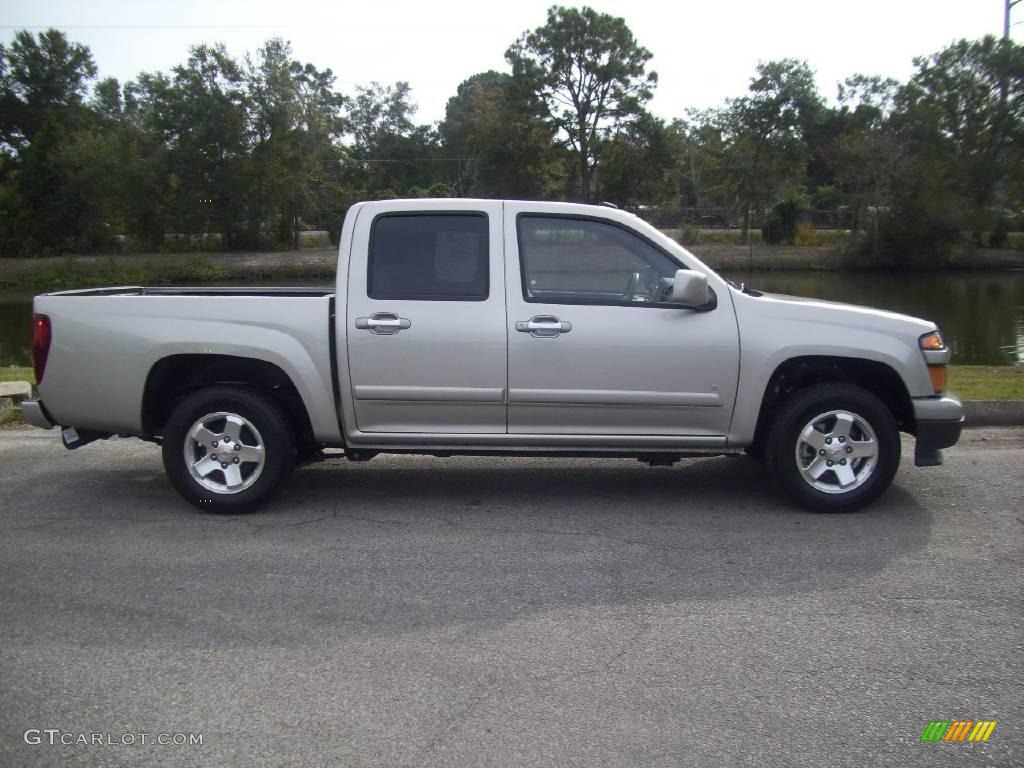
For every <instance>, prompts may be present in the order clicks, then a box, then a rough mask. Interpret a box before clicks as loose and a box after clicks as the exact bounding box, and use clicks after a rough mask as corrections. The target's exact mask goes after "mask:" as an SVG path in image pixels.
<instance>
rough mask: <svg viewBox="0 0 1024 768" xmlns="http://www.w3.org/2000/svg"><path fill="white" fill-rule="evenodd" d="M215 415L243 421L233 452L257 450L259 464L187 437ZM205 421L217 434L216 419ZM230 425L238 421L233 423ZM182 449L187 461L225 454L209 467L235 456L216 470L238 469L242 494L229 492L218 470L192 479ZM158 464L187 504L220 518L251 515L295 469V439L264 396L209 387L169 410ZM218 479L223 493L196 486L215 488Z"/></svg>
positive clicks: (226, 480) (274, 405) (224, 476)
mask: <svg viewBox="0 0 1024 768" xmlns="http://www.w3.org/2000/svg"><path fill="white" fill-rule="evenodd" d="M215 414H232V415H237V416H238V417H240V418H241V420H244V422H247V424H246V425H243V426H242V427H241V435H242V436H241V437H240V438H236V439H235V441H234V445H238V444H241V446H240V447H239V448H237V449H236V450H239V451H244V450H246V449H249V450H250V451H252V452H253V455H254V454H257V453H259V449H260V448H262V458H261V459H260V461H258V462H251V463H249V462H245V461H242V462H241V464H240V463H239V458H238V457H241V458H242V459H244V458H246V456H247V454H244V453H238V454H231V453H230V452H229V449H228V448H224V447H223V446H222V447H221V448H209V447H208V446H205V445H202V444H200V443H199V442H198V441H195V442H194V441H193V440H192V438H191V437H189V433H190V431H191V430H192V429H193V426H194V425H196V424H197V423H198V422H199V421H200V420H201V419H204V418H205V417H208V416H213V415H215ZM209 423H210V424H211V425H212V429H211V430H209V431H211V432H212V433H213V434H216V432H217V426H216V425H217V424H218V421H217V420H216V419H211V420H210V422H209ZM235 423H238V422H237V420H236V421H235ZM222 429H223V430H224V431H225V432H227V431H228V429H229V428H228V426H227V424H226V419H225V423H224V426H223V427H222ZM186 441H188V447H187V448H186ZM247 443H248V444H247ZM214 444H216V443H214ZM229 444H231V440H230V438H229V439H228V440H227V441H224V445H229ZM212 445H213V444H212ZM186 450H189V451H192V452H193V453H192V457H193V458H195V459H197V461H201V460H205V459H207V458H208V457H215V456H216V454H212V453H211V451H213V450H223V451H225V454H224V455H222V456H220V457H218V461H216V462H213V463H214V464H216V463H219V459H227V458H230V457H231V456H235V458H233V459H231V461H230V462H228V463H227V464H222V465H221V466H227V467H228V471H232V472H234V471H235V470H234V469H233V468H232V467H231V462H233V463H234V464H235V465H238V472H239V475H237V477H240V478H241V483H240V485H239V486H238V487H239V488H241V490H237V491H231V490H229V485H228V484H229V482H230V479H229V476H228V474H227V472H226V471H221V472H219V474H218V470H217V469H216V468H214V470H213V471H212V473H210V474H209V475H208V476H207V477H205V478H198V479H197V477H194V476H193V472H192V470H190V468H189V465H188V463H187V461H186V455H185V454H186ZM163 460H164V469H165V471H166V472H167V477H168V478H169V479H170V481H171V484H172V485H173V486H174V487H175V489H176V490H177V491H178V493H180V494H181V495H182V496H183V497H184V498H185V499H186V500H187V501H188V502H189V503H191V504H194V505H195V506H196V507H198V508H199V509H202V510H203V511H205V512H214V513H221V514H225V513H226V514H231V513H241V512H251V511H252V510H254V509H256V508H257V507H259V506H260V505H262V504H264V503H265V502H266V501H268V500H269V499H270V497H271V496H273V495H274V493H276V492H277V491H278V490H279V489H280V488H281V487H282V486H283V485H284V484H285V483H286V482H287V480H288V478H289V476H290V475H291V472H292V469H293V468H294V466H295V438H294V435H293V432H292V427H291V424H290V423H289V421H288V417H287V416H286V415H285V413H284V411H283V410H282V409H281V408H280V407H279V406H278V405H277V403H275V402H274V400H273V399H271V398H270V397H268V396H267V395H264V394H263V393H261V392H256V391H251V390H246V389H236V388H233V387H210V388H208V389H203V390H200V391H199V392H195V393H193V394H191V395H189V396H188V397H186V398H185V399H184V400H182V401H181V402H180V403H179V404H178V405H177V407H176V408H175V409H174V412H173V413H172V414H171V417H170V419H169V420H168V422H167V425H166V427H165V429H164V435H163ZM196 466H198V464H196ZM208 466H209V465H206V467H208ZM257 470H258V472H257ZM244 473H248V476H247V477H246V476H244ZM254 474H255V475H256V477H255V479H253V475H254ZM218 478H219V479H220V481H222V482H221V483H220V484H222V485H223V489H222V490H217V489H213V488H211V487H208V486H206V487H204V485H203V484H202V483H201V480H202V481H205V482H207V483H208V484H209V485H215V484H218ZM247 483H248V485H247Z"/></svg>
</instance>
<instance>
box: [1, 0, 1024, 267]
mask: <svg viewBox="0 0 1024 768" xmlns="http://www.w3.org/2000/svg"><path fill="white" fill-rule="evenodd" d="M505 56H506V59H507V61H508V63H509V68H510V71H509V72H494V71H489V72H482V73H479V74H476V75H473V76H472V77H469V78H468V79H466V80H465V81H464V82H463V83H462V84H461V85H460V86H459V87H458V90H457V92H456V93H455V94H454V95H453V96H452V97H451V99H449V101H448V105H447V109H446V112H445V117H444V119H443V120H442V121H441V122H440V123H438V124H437V125H433V126H430V125H420V124H417V123H416V121H415V113H416V107H415V105H414V103H413V101H412V97H411V94H410V89H409V86H408V84H407V83H405V82H397V83H395V84H393V85H381V84H378V83H372V84H369V85H367V86H364V87H356V88H355V89H354V91H353V92H351V93H342V92H340V91H338V90H336V89H335V76H334V74H333V73H332V72H331V71H330V70H318V69H317V68H315V67H314V66H312V65H310V64H303V63H300V62H299V61H297V60H296V59H294V58H293V52H292V49H291V46H290V44H289V43H287V42H285V41H283V40H281V39H279V38H273V39H271V40H268V41H267V42H266V44H265V45H264V46H263V47H262V48H260V49H259V50H258V51H256V53H255V54H251V55H246V56H245V57H244V58H243V59H242V60H240V61H239V60H237V59H234V58H232V57H231V56H230V55H229V54H228V52H227V50H226V49H225V47H224V46H223V45H208V44H201V45H197V46H194V47H193V48H191V49H190V51H189V54H188V58H187V59H186V61H185V62H184V63H182V64H180V65H179V66H177V67H174V68H173V69H172V70H171V71H170V72H156V73H143V74H140V75H139V76H138V77H137V79H135V80H133V81H131V82H128V83H119V82H118V81H117V80H115V79H112V78H107V79H98V73H97V69H96V66H95V64H94V62H93V58H92V55H91V53H90V51H89V49H88V48H87V47H85V46H83V45H81V44H77V43H73V42H71V41H69V40H68V39H67V37H66V36H65V35H64V34H63V33H62V32H60V31H58V30H49V31H46V32H42V33H40V34H38V35H35V34H33V33H31V32H28V31H20V32H17V33H16V34H15V35H14V38H13V41H12V42H10V43H9V44H8V45H0V252H2V253H3V254H5V255H35V254H45V253H66V252H114V251H127V250H144V251H160V250H182V249H183V248H184V249H202V248H204V247H207V248H208V247H210V246H211V243H210V242H206V243H204V242H203V238H211V236H212V239H215V241H216V243H215V247H218V248H220V247H223V248H225V249H241V248H246V249H249V248H267V247H282V246H289V245H290V246H293V247H298V242H299V233H300V232H301V231H302V230H303V229H308V228H314V227H317V228H319V227H323V228H336V227H337V226H338V223H339V222H340V219H341V217H342V216H343V214H344V211H345V210H346V209H347V208H348V206H350V205H351V204H352V203H353V202H355V201H357V200H365V199H382V198H393V197H424V196H478V197H518V198H535V199H553V200H583V201H599V200H605V201H612V202H614V203H616V204H617V205H619V206H621V207H626V208H630V209H632V210H636V211H637V212H638V213H640V214H641V215H643V216H645V217H647V218H649V219H651V220H653V221H655V222H656V223H658V224H661V225H663V226H682V225H684V224H686V223H687V222H686V220H685V218H686V217H685V215H684V212H685V211H688V210H691V209H709V208H713V209H718V210H720V211H723V212H724V213H723V214H722V215H721V216H720V218H724V219H726V220H727V223H728V224H732V225H735V226H738V227H740V228H741V229H742V237H743V238H744V240H745V239H746V237H747V231H748V228H749V226H750V222H751V217H752V214H753V218H754V219H755V220H756V221H759V222H762V235H763V237H764V238H765V239H766V240H767V241H769V242H792V241H793V240H794V238H795V237H796V236H797V224H798V222H799V221H800V220H801V216H802V214H803V212H805V211H808V210H811V209H813V210H815V211H825V212H829V211H831V212H835V213H836V220H842V221H844V222H848V223H849V226H850V228H851V229H852V230H853V235H852V238H851V239H852V242H853V243H854V247H857V248H860V249H862V250H863V251H864V252H865V253H869V254H873V255H874V256H875V257H876V258H879V259H885V260H888V261H889V262H892V263H911V262H915V261H917V262H922V263H923V262H934V261H935V260H941V259H942V258H943V257H944V256H945V255H946V254H947V253H948V252H949V250H950V248H951V247H952V246H953V245H955V244H957V243H959V242H962V241H964V240H968V239H969V240H971V241H973V242H975V243H977V244H985V245H990V246H995V247H998V246H1000V245H1002V244H1003V243H1005V241H1006V233H1007V231H1008V230H1009V229H1011V228H1016V227H1019V226H1020V225H1021V215H1022V214H1021V212H1022V208H1024V199H1022V197H1024V157H1022V152H1024V47H1022V46H1019V45H1016V44H1015V43H1013V42H1012V41H1010V40H1006V39H1003V40H997V39H995V38H993V37H986V38H984V39H981V40H976V41H968V40H962V41H960V42H957V43H954V44H952V45H950V46H949V47H948V48H945V49H943V50H942V51H939V52H938V53H936V54H934V55H932V56H927V57H923V58H920V59H916V60H915V62H914V64H915V71H914V74H913V75H912V77H911V78H910V79H909V81H908V82H906V83H899V82H896V81H894V80H891V79H883V78H878V77H872V76H865V75H854V76H852V77H850V78H849V79H848V80H846V82H844V83H843V84H842V85H841V86H840V87H839V93H838V101H837V105H836V106H832V105H830V104H827V103H826V102H825V100H824V99H823V98H822V96H821V94H820V93H819V92H818V90H817V87H816V85H815V81H814V75H813V72H812V71H811V70H810V68H809V67H808V65H807V64H806V63H804V62H801V61H796V60H792V59H783V60H779V61H769V62H764V63H762V64H760V65H759V66H758V67H757V70H756V72H755V73H754V75H753V77H752V79H751V83H750V87H749V89H748V91H747V92H746V93H745V94H743V95H740V96H737V97H735V98H728V99H726V100H725V102H724V104H723V106H721V107H719V108H716V109H710V110H702V111H697V110H684V111H683V114H684V116H682V117H680V118H678V119H675V120H672V121H670V122H669V121H665V120H662V119H660V118H657V117H655V116H654V115H652V114H651V113H650V112H648V111H647V110H646V108H645V105H646V104H647V102H648V101H649V99H650V98H651V95H652V92H653V89H654V88H655V87H656V85H657V75H656V73H654V72H652V71H650V70H649V69H648V64H649V61H650V59H651V53H650V52H649V51H647V50H646V49H645V48H643V47H642V46H641V45H640V44H639V43H638V41H636V40H635V38H634V37H633V35H632V33H631V32H630V30H629V28H628V26H627V25H626V23H625V21H624V20H623V19H619V18H615V17H612V16H608V15H606V14H600V13H597V12H595V11H593V10H591V9H589V8H582V9H572V8H562V7H554V8H552V9H551V10H550V11H549V12H548V18H547V20H546V22H545V23H544V24H543V25H541V26H539V27H537V28H536V29H534V30H532V31H528V32H525V33H524V34H523V35H522V36H521V37H520V38H519V39H518V40H516V41H514V42H513V43H512V45H511V46H510V47H509V49H508V51H507V52H506V54H505Z"/></svg>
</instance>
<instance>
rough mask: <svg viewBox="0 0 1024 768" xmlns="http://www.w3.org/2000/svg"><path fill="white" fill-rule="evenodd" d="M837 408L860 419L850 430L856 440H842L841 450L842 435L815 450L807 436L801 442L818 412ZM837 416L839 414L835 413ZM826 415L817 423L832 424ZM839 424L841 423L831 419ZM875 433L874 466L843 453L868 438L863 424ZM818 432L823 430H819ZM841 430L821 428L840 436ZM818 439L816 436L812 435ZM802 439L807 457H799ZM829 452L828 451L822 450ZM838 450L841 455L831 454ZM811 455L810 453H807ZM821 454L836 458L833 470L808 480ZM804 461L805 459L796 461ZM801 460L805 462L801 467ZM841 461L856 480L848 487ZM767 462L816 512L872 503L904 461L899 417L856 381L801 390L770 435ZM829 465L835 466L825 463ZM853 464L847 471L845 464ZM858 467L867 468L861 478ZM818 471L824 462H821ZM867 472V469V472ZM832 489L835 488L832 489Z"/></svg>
mask: <svg viewBox="0 0 1024 768" xmlns="http://www.w3.org/2000/svg"><path fill="white" fill-rule="evenodd" d="M834 411H841V412H844V413H849V414H852V415H853V416H855V417H856V418H857V419H859V420H860V421H859V422H855V426H854V427H853V429H852V430H851V434H852V435H853V437H851V438H849V439H850V440H853V441H854V442H849V443H843V445H842V446H841V447H839V448H836V447H835V446H837V445H839V444H840V441H839V438H834V441H833V438H831V437H830V438H827V440H828V444H827V445H821V446H820V448H819V449H818V450H814V449H812V448H811V446H810V445H808V443H807V441H806V440H801V433H802V432H803V430H804V429H805V427H806V426H807V425H808V424H810V423H811V422H812V420H815V419H816V417H817V416H819V415H824V414H829V413H831V412H834ZM831 418H833V419H834V418H835V417H831ZM828 423H829V420H828V419H826V420H824V421H822V422H819V424H828ZM832 423H833V424H834V425H836V428H837V427H838V422H837V421H833V422H832ZM865 425H866V427H867V429H868V430H870V431H871V432H873V433H874V438H875V439H874V442H875V444H876V447H875V457H874V463H873V464H872V465H868V464H867V459H857V458H852V459H848V458H847V456H846V454H844V453H843V451H847V450H849V451H850V452H851V453H853V452H856V451H858V450H859V449H857V448H853V447H852V446H856V445H857V443H856V442H855V440H856V439H867V438H868V437H869V434H868V433H867V432H866V431H864V430H863V429H862V428H863V427H864V426H865ZM819 431H820V430H819ZM841 431H842V430H838V431H833V432H822V435H823V437H822V439H825V438H824V435H825V434H830V435H831V434H838V433H840V432H841ZM810 434H811V436H812V437H814V438H815V439H818V437H817V435H813V433H810ZM801 443H803V447H802V450H803V452H804V458H802V459H799V458H798V450H801V448H800V446H801ZM821 451H825V452H826V453H825V454H821ZM834 451H838V453H833V452H834ZM808 454H809V455H808ZM819 455H820V459H821V462H822V463H826V464H827V461H833V462H834V465H835V469H834V470H832V469H825V470H824V473H823V474H822V475H821V476H820V477H819V478H817V479H816V480H813V479H810V478H805V476H804V471H805V470H807V471H810V470H811V469H812V468H811V466H810V465H811V462H814V461H817V460H818V458H819ZM798 461H799V462H801V463H798ZM802 462H807V463H806V465H805V466H803V468H802ZM840 462H842V470H841V471H842V472H843V473H844V477H845V478H846V479H847V480H849V478H850V477H851V476H853V477H854V478H855V480H854V483H856V484H853V483H851V485H852V487H851V488H850V489H849V490H846V491H844V490H842V480H841V479H840V475H839V474H838V472H839V471H840V466H839V464H840ZM765 465H766V466H767V468H768V471H769V473H770V474H771V475H772V477H773V478H774V480H775V482H776V483H778V485H779V486H780V487H781V488H782V489H783V490H784V491H785V492H786V494H787V495H788V496H789V497H790V498H791V499H793V500H794V501H795V502H796V503H797V504H799V505H800V506H802V507H804V508H806V509H809V510H812V511H814V512H852V511H854V510H857V509H861V508H862V507H864V506H866V505H868V504H870V503H871V502H873V501H874V500H875V499H877V498H878V497H879V496H881V495H882V493H883V492H884V491H885V489H886V488H888V487H889V485H890V484H891V483H892V480H893V478H894V477H895V476H896V470H897V469H899V465H900V435H899V430H898V428H897V425H896V420H895V418H894V417H893V415H892V412H891V411H890V410H889V409H888V408H887V407H886V405H885V403H883V402H882V401H881V400H879V399H878V398H877V397H875V396H874V395H873V394H871V393H870V392H868V391H866V390H864V389H861V388H860V387H857V386H854V385H852V384H841V383H827V384H818V385H815V386H813V387H808V388H807V389H804V390H800V391H798V392H796V393H795V394H793V396H792V397H791V398H790V399H789V400H788V401H787V402H786V403H785V404H784V405H783V407H782V410H781V411H780V412H779V414H778V416H777V417H776V418H775V420H774V422H773V424H772V428H771V431H770V433H769V435H768V439H767V441H766V443H765ZM827 466H829V467H831V466H833V464H827ZM847 466H849V470H847V469H846V467H847ZM857 467H860V471H861V472H864V474H863V477H862V476H861V474H859V473H858V469H857ZM819 469H821V466H820V465H819ZM866 470H869V471H866ZM812 483H817V484H818V486H829V487H830V490H821V489H820V487H815V485H814V484H812ZM830 491H831V492H830Z"/></svg>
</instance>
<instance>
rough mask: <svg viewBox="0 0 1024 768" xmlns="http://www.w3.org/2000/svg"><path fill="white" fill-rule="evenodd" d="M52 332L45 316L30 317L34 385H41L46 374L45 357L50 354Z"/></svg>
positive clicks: (48, 320) (48, 319)
mask: <svg viewBox="0 0 1024 768" xmlns="http://www.w3.org/2000/svg"><path fill="white" fill-rule="evenodd" d="M52 340H53V331H52V329H51V328H50V318H49V317H47V316H46V315H32V370H33V371H35V374H36V384H42V383H43V374H44V373H46V357H47V355H49V354H50V342H51V341H52Z"/></svg>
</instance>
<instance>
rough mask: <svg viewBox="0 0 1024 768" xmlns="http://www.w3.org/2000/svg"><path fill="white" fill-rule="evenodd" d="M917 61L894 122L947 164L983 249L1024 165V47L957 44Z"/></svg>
mask: <svg viewBox="0 0 1024 768" xmlns="http://www.w3.org/2000/svg"><path fill="white" fill-rule="evenodd" d="M914 63H915V65H916V66H917V72H916V73H915V74H914V76H913V77H912V78H911V79H910V82H909V83H907V85H906V87H904V88H903V89H902V90H901V92H900V94H899V96H898V99H897V120H898V122H899V125H900V126H901V130H902V131H903V132H904V134H905V135H907V136H908V137H909V138H910V140H911V141H913V142H914V144H915V145H917V146H919V147H924V146H927V147H928V148H929V151H930V152H932V153H934V155H935V156H936V158H937V159H941V161H942V162H943V163H944V164H945V165H946V173H945V176H946V179H947V181H948V183H949V184H950V185H951V187H952V188H953V189H955V190H956V191H957V192H958V194H959V195H960V196H961V199H962V206H963V209H964V211H965V213H966V214H967V217H968V221H969V225H970V228H971V232H972V239H973V240H974V241H975V242H976V243H980V242H981V232H982V230H983V228H985V227H986V225H988V224H989V223H990V222H991V219H992V211H991V208H992V206H993V203H994V201H995V196H996V190H997V189H999V188H1000V186H1002V185H1005V184H1016V183H1019V181H1020V179H1021V174H1022V166H1024V46H1020V45H1017V44H1016V43H1014V42H1013V41H1011V40H997V39H996V38H994V37H992V36H987V37H985V38H983V39H982V40H976V41H968V40H960V41H959V42H957V43H954V44H953V45H951V46H949V47H948V48H945V49H944V50H942V51H940V52H939V53H936V54H934V55H932V56H929V57H926V58H919V59H915V62H914Z"/></svg>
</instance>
